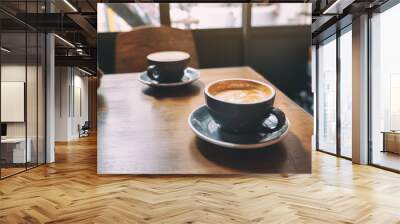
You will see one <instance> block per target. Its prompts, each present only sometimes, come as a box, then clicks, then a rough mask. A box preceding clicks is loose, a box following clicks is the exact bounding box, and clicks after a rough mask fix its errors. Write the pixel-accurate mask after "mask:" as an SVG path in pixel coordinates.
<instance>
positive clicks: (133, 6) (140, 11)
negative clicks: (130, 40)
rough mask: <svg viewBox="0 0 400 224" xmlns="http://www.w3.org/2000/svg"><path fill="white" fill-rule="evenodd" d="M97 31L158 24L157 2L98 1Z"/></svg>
mask: <svg viewBox="0 0 400 224" xmlns="http://www.w3.org/2000/svg"><path fill="white" fill-rule="evenodd" d="M97 15H98V16H97V32H127V31H130V30H132V28H133V27H136V26H142V25H147V26H160V9H159V3H98V4H97Z"/></svg>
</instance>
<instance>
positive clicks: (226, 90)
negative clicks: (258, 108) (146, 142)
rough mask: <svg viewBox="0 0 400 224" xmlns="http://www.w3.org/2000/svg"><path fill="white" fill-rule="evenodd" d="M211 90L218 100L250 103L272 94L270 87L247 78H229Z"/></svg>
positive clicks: (260, 100)
mask: <svg viewBox="0 0 400 224" xmlns="http://www.w3.org/2000/svg"><path fill="white" fill-rule="evenodd" d="M209 92H210V93H211V95H213V96H214V97H215V98H217V99H218V100H221V101H224V102H229V103H236V104H249V103H258V102H262V101H264V100H266V99H268V98H269V97H271V95H272V90H271V89H269V88H268V87H266V86H264V85H262V84H260V83H257V82H251V81H246V80H227V81H223V82H220V83H216V84H215V85H213V86H211V87H210V88H209Z"/></svg>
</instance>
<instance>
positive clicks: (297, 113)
mask: <svg viewBox="0 0 400 224" xmlns="http://www.w3.org/2000/svg"><path fill="white" fill-rule="evenodd" d="M200 72H201V78H200V80H198V81H196V82H195V83H194V84H193V85H191V86H187V87H186V88H180V89H173V90H159V89H158V90H157V89H152V88H148V87H147V86H145V85H143V84H142V83H140V82H139V81H138V80H137V76H138V74H137V73H131V74H112V75H104V76H103V77H102V80H101V85H100V88H99V92H98V102H99V105H98V134H97V135H98V138H97V144H98V147H97V171H98V173H99V174H244V173H283V174H285V173H310V172H311V135H312V130H313V119H312V117H311V116H310V115H309V114H308V113H307V112H305V111H304V110H303V109H302V108H300V107H299V106H298V105H297V104H295V103H294V102H293V101H292V100H291V99H289V98H288V97H287V96H285V95H284V94H283V93H282V92H281V91H279V90H278V89H277V95H276V100H275V106H276V107H279V108H280V109H281V110H283V111H284V112H285V114H286V116H287V117H288V118H289V120H290V122H291V126H290V130H289V133H288V135H287V136H286V137H285V138H284V139H283V141H281V142H280V143H278V144H275V145H273V146H269V147H266V148H262V149H254V150H238V149H236V150H234V149H228V148H223V147H219V146H215V145H212V144H210V143H207V142H205V141H203V140H201V139H199V138H197V137H196V135H195V134H194V133H193V132H192V130H191V129H190V127H189V125H188V123H187V120H188V116H189V114H190V113H191V112H192V111H193V110H194V109H196V108H198V107H199V106H201V105H203V104H204V103H205V99H204V95H203V89H204V87H205V86H206V85H207V84H208V83H210V82H212V81H215V80H218V79H225V78H248V79H255V80H259V81H262V82H268V81H266V80H265V79H264V78H263V77H262V76H261V75H259V74H258V73H257V72H255V71H254V70H252V69H251V68H249V67H232V68H218V69H201V70H200ZM288 81H290V80H288Z"/></svg>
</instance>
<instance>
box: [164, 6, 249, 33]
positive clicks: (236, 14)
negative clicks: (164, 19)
mask: <svg viewBox="0 0 400 224" xmlns="http://www.w3.org/2000/svg"><path fill="white" fill-rule="evenodd" d="M169 15H170V18H171V26H172V27H175V28H180V29H215V28H234V27H241V26H242V4H241V3H171V4H170V12H169Z"/></svg>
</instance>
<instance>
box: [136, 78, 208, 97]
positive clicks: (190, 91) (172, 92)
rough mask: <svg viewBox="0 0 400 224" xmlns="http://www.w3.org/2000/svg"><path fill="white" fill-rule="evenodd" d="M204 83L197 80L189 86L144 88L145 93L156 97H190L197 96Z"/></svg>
mask: <svg viewBox="0 0 400 224" xmlns="http://www.w3.org/2000/svg"><path fill="white" fill-rule="evenodd" d="M203 86H204V84H203V83H202V82H199V81H197V82H196V83H194V84H192V85H187V86H178V87H169V88H153V87H147V88H145V89H143V91H142V92H143V94H146V95H148V96H152V97H154V98H156V99H163V98H169V97H174V98H175V97H189V96H196V95H198V94H199V93H200V90H201V89H202V87H203Z"/></svg>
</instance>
